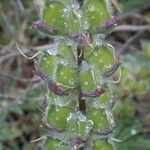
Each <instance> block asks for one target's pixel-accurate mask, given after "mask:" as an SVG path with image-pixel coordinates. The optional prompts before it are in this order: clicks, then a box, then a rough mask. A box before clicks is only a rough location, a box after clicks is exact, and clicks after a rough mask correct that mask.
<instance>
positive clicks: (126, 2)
mask: <svg viewBox="0 0 150 150" xmlns="http://www.w3.org/2000/svg"><path fill="white" fill-rule="evenodd" d="M119 1H120V2H122V4H121V5H122V7H123V9H124V10H127V11H133V10H135V9H137V8H139V7H141V6H146V5H147V4H149V0H119ZM149 5H150V4H149Z"/></svg>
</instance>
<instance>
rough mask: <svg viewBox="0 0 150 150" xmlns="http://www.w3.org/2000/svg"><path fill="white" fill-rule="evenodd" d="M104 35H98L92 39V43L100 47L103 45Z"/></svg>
mask: <svg viewBox="0 0 150 150" xmlns="http://www.w3.org/2000/svg"><path fill="white" fill-rule="evenodd" d="M104 38H105V36H104V34H98V35H96V36H95V37H94V42H95V44H96V45H97V46H99V47H101V46H102V45H103V43H104Z"/></svg>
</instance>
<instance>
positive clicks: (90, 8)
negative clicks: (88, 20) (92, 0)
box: [88, 4, 96, 12]
mask: <svg viewBox="0 0 150 150" xmlns="http://www.w3.org/2000/svg"><path fill="white" fill-rule="evenodd" d="M88 9H89V11H91V12H93V11H94V10H95V9H96V7H95V5H93V4H91V5H90V6H89V7H88Z"/></svg>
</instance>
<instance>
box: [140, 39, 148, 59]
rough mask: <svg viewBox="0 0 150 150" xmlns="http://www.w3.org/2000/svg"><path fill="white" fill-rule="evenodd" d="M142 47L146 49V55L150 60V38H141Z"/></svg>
mask: <svg viewBox="0 0 150 150" xmlns="http://www.w3.org/2000/svg"><path fill="white" fill-rule="evenodd" d="M141 47H142V49H143V51H144V57H145V58H147V59H149V61H150V40H141Z"/></svg>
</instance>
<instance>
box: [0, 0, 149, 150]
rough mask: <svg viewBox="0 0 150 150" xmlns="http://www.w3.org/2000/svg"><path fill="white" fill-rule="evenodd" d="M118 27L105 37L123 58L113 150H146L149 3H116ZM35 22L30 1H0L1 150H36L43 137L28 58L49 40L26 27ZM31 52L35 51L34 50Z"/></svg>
mask: <svg viewBox="0 0 150 150" xmlns="http://www.w3.org/2000/svg"><path fill="white" fill-rule="evenodd" d="M120 5H121V7H122V10H123V13H122V14H119V19H120V22H119V26H118V28H116V29H115V30H114V31H113V32H112V33H111V34H110V35H109V36H108V37H107V40H108V41H109V43H111V44H112V45H114V47H115V48H116V49H117V50H118V51H119V52H120V53H121V54H122V66H121V69H122V78H121V81H120V83H119V84H117V85H116V95H117V99H116V105H115V109H114V113H115V117H116V123H117V127H116V130H115V132H114V136H115V138H116V139H118V140H122V141H123V142H122V143H116V145H117V149H118V150H149V149H150V142H149V141H150V1H149V0H120ZM37 19H38V15H37V14H36V11H35V8H34V5H33V1H31V0H1V1H0V150H36V149H37V147H38V143H34V142H31V141H32V140H35V139H37V138H39V137H41V136H42V135H43V134H44V129H43V128H42V126H41V122H40V118H41V115H42V110H41V105H42V100H43V98H44V93H45V92H46V87H45V85H44V84H43V82H42V81H41V80H40V79H39V78H38V77H37V76H35V75H34V73H33V70H34V67H33V60H27V59H26V58H24V57H23V56H22V55H21V54H20V53H19V52H18V51H17V49H16V46H15V40H19V42H20V43H21V44H22V45H23V51H24V53H25V54H27V55H29V56H32V54H34V53H35V52H36V50H38V49H39V48H40V46H41V45H45V44H48V43H51V42H52V41H53V39H51V38H48V37H46V36H45V35H44V34H42V33H41V32H38V31H37V30H35V29H32V28H31V24H32V22H33V21H36V20H37ZM33 49H34V50H33Z"/></svg>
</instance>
